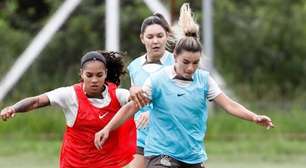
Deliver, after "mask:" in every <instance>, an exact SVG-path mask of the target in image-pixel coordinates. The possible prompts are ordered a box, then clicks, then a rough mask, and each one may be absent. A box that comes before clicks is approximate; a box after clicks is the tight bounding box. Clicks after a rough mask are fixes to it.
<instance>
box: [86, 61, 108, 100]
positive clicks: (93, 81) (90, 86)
mask: <svg viewBox="0 0 306 168" xmlns="http://www.w3.org/2000/svg"><path fill="white" fill-rule="evenodd" d="M106 75H107V70H106V67H105V65H104V64H103V63H102V62H100V61H89V62H87V63H85V65H84V66H83V68H82V69H81V78H82V79H83V82H84V91H85V92H86V94H87V95H90V96H98V97H99V96H100V95H101V92H102V90H103V86H104V82H105V78H106Z"/></svg>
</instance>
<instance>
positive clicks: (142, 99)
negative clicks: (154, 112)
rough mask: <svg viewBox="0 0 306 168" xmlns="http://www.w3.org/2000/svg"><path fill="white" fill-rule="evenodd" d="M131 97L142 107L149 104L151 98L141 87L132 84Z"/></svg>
mask: <svg viewBox="0 0 306 168" xmlns="http://www.w3.org/2000/svg"><path fill="white" fill-rule="evenodd" d="M130 99H131V100H133V101H134V102H135V103H136V105H137V106H138V107H139V108H141V107H143V106H145V105H147V104H148V103H149V102H150V100H149V99H148V98H147V97H146V93H145V91H143V90H142V89H141V87H136V86H132V87H131V88H130Z"/></svg>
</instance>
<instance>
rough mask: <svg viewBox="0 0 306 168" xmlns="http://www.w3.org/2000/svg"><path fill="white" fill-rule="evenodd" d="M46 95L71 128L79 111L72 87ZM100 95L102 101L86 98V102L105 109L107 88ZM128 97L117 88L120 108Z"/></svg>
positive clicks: (59, 89) (108, 101)
mask: <svg viewBox="0 0 306 168" xmlns="http://www.w3.org/2000/svg"><path fill="white" fill-rule="evenodd" d="M46 95H47V96H48V98H49V101H50V104H51V105H55V106H58V107H60V108H62V109H63V111H64V114H65V118H66V124H67V126H68V127H72V126H73V124H74V122H75V120H76V117H77V114H78V109H79V105H78V99H77V95H76V93H75V90H74V87H73V86H68V87H61V88H58V89H55V90H52V91H50V92H47V93H46ZM102 95H103V99H97V98H88V100H89V102H90V103H91V104H92V105H93V106H95V107H98V108H103V107H106V106H107V105H109V103H110V102H111V98H110V95H109V93H108V88H107V86H106V88H105V90H104V91H103V93H102ZM129 96H130V93H129V91H128V90H126V89H119V88H117V89H116V97H117V99H118V101H119V103H120V105H121V106H123V105H125V104H126V103H127V102H128V98H129Z"/></svg>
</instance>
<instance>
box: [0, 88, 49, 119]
mask: <svg viewBox="0 0 306 168" xmlns="http://www.w3.org/2000/svg"><path fill="white" fill-rule="evenodd" d="M48 105H50V101H49V98H48V97H47V96H46V95H44V94H42V95H39V96H35V97H28V98H25V99H22V100H21V101H19V102H17V103H16V104H14V105H12V106H8V107H5V108H4V109H3V110H1V112H0V117H1V119H2V120H3V121H6V120H7V119H9V118H12V117H14V116H15V113H23V112H28V111H30V110H33V109H36V108H40V107H44V106H48Z"/></svg>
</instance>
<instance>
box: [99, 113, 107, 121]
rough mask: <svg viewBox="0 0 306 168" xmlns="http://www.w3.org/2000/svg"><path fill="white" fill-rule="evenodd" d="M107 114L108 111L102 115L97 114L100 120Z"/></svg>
mask: <svg viewBox="0 0 306 168" xmlns="http://www.w3.org/2000/svg"><path fill="white" fill-rule="evenodd" d="M107 114H108V112H107V113H104V114H103V115H99V119H100V120H102V119H103V118H104V117H105V116H106V115H107Z"/></svg>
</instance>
